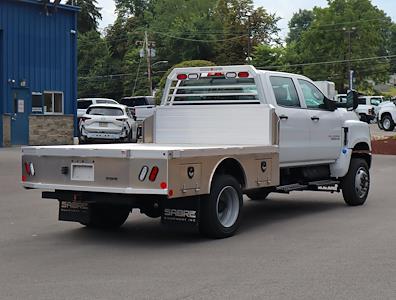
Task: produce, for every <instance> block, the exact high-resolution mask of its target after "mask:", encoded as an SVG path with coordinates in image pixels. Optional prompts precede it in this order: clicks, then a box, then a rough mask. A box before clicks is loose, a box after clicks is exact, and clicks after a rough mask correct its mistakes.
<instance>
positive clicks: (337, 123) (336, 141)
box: [298, 79, 342, 162]
mask: <svg viewBox="0 0 396 300" xmlns="http://www.w3.org/2000/svg"><path fill="white" fill-rule="evenodd" d="M298 83H299V85H300V87H301V93H302V94H303V97H304V101H305V104H306V106H307V112H308V115H309V121H310V124H309V128H310V142H309V148H310V153H311V159H312V160H315V161H318V162H319V161H331V160H335V159H337V158H338V157H339V155H340V152H341V148H342V118H341V112H340V111H339V110H335V111H331V110H329V109H328V108H327V107H326V104H325V96H324V95H323V93H322V92H321V91H320V90H319V89H318V88H317V87H316V86H315V85H314V84H312V83H311V82H309V81H307V80H303V79H299V80H298Z"/></svg>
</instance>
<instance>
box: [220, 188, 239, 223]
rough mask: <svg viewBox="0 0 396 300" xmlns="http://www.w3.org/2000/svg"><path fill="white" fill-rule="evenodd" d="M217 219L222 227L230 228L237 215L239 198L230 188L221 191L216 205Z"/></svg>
mask: <svg viewBox="0 0 396 300" xmlns="http://www.w3.org/2000/svg"><path fill="white" fill-rule="evenodd" d="M216 208H217V209H216V212H217V219H218V220H219V222H220V223H221V225H223V226H224V227H227V228H229V227H232V226H233V225H234V224H235V222H236V220H237V219H238V215H239V196H238V192H237V191H236V190H235V189H234V188H233V187H232V186H226V187H225V188H223V189H222V190H221V192H220V193H219V196H218V197H217V203H216Z"/></svg>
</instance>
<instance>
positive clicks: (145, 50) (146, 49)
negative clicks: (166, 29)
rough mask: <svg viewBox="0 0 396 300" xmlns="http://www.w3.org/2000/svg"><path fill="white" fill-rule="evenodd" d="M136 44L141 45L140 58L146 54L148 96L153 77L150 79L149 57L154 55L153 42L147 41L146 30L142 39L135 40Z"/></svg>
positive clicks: (151, 90) (151, 89)
mask: <svg viewBox="0 0 396 300" xmlns="http://www.w3.org/2000/svg"><path fill="white" fill-rule="evenodd" d="M136 44H137V45H142V50H141V52H140V58H144V56H146V59H147V81H148V85H149V91H150V96H152V95H153V79H152V64H151V59H152V58H153V57H154V56H155V54H154V53H155V52H154V47H155V42H154V41H149V38H148V33H147V31H145V32H144V40H143V41H138V42H136Z"/></svg>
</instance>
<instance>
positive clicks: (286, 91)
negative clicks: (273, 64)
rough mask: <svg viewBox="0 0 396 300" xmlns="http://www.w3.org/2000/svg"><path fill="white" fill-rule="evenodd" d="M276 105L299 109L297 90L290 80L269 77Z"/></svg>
mask: <svg viewBox="0 0 396 300" xmlns="http://www.w3.org/2000/svg"><path fill="white" fill-rule="evenodd" d="M270 81H271V85H272V89H273V90H274V94H275V99H276V103H278V105H279V106H285V107H301V104H300V100H299V98H298V94H297V89H296V87H295V85H294V83H293V80H292V79H291V78H287V77H276V76H271V78H270Z"/></svg>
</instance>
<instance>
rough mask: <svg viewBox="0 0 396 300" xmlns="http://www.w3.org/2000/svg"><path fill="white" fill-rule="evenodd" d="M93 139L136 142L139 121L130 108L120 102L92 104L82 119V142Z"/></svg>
mask: <svg viewBox="0 0 396 300" xmlns="http://www.w3.org/2000/svg"><path fill="white" fill-rule="evenodd" d="M91 140H107V141H121V142H127V143H131V142H132V143H136V141H137V123H136V121H135V119H134V117H133V116H132V114H131V112H130V110H129V108H128V107H126V106H125V105H120V104H95V105H91V106H90V107H89V108H88V109H87V112H86V114H84V115H83V116H82V117H81V121H80V142H82V143H84V142H88V141H91Z"/></svg>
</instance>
